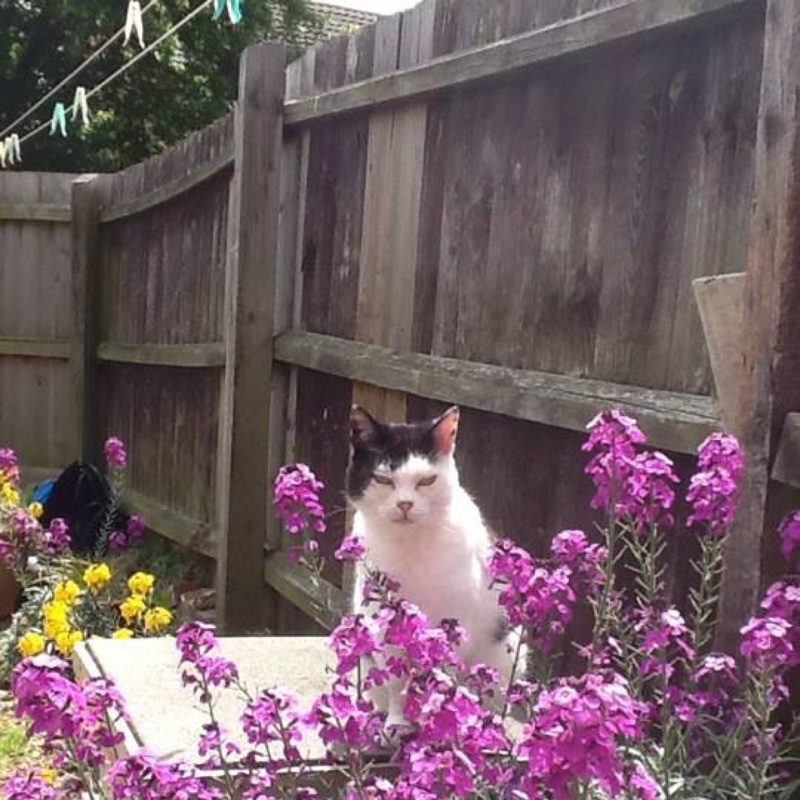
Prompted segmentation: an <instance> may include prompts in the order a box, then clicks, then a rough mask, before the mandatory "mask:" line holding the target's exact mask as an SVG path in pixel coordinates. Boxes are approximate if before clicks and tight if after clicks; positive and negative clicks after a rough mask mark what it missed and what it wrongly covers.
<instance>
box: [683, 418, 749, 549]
mask: <svg viewBox="0 0 800 800" xmlns="http://www.w3.org/2000/svg"><path fill="white" fill-rule="evenodd" d="M697 463H698V465H699V467H700V471H699V472H697V474H695V475H693V476H692V479H691V481H690V483H689V491H688V492H687V493H686V499H687V500H688V501H689V503H690V504H691V506H692V513H691V515H690V516H689V520H688V522H689V524H690V525H697V524H704V525H706V526H707V529H708V532H709V534H710V535H711V536H713V537H715V538H718V539H721V538H722V537H724V536H725V535H726V534H727V532H728V529H729V528H730V526H731V523H732V522H733V518H734V515H735V513H736V504H737V502H738V500H739V483H740V481H741V477H742V470H743V469H744V458H743V457H742V450H741V447H740V446H739V442H737V441H736V439H735V438H734V437H733V436H731V435H729V434H727V433H712V434H711V436H709V437H708V438H707V439H706V440H705V441H704V442H703V443H702V444H701V445H700V447H699V449H698V451H697Z"/></svg>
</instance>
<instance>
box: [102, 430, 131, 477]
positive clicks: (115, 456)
mask: <svg viewBox="0 0 800 800" xmlns="http://www.w3.org/2000/svg"><path fill="white" fill-rule="evenodd" d="M104 449H105V454H106V464H107V465H108V469H109V471H110V472H112V473H114V472H123V471H124V470H125V469H127V466H128V451H127V450H126V449H125V445H124V444H123V443H122V441H121V440H120V439H118V438H117V437H116V436H111V437H110V438H108V439H106V443H105V447H104Z"/></svg>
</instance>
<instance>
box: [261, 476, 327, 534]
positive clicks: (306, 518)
mask: <svg viewBox="0 0 800 800" xmlns="http://www.w3.org/2000/svg"><path fill="white" fill-rule="evenodd" d="M323 488H324V484H323V483H322V482H321V481H318V480H317V478H316V476H315V475H314V473H313V472H312V471H311V470H310V469H309V468H308V467H307V466H306V465H305V464H294V465H293V466H290V467H281V469H280V471H279V472H278V475H277V477H276V478H275V494H274V498H273V501H272V502H273V503H274V505H275V507H276V511H277V514H278V516H279V517H280V518H281V519H282V520H283V523H284V525H286V530H287V531H288V532H289V533H301V532H302V531H304V530H312V531H314V532H315V533H325V530H326V525H325V509H324V508H323V507H322V503H321V502H320V499H319V493H320V492H321V491H322V490H323Z"/></svg>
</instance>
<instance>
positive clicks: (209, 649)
mask: <svg viewBox="0 0 800 800" xmlns="http://www.w3.org/2000/svg"><path fill="white" fill-rule="evenodd" d="M176 644H177V647H178V650H179V652H180V654H181V658H180V665H181V681H182V682H183V685H184V686H190V687H192V691H194V693H195V694H196V695H197V696H198V698H199V700H200V702H203V703H207V702H209V701H210V699H211V698H210V695H209V693H208V689H209V687H211V686H222V687H228V686H231V685H232V684H234V683H235V682H236V681H237V680H238V678H239V671H238V669H237V667H236V664H234V663H233V662H232V661H230V660H229V659H227V658H223V657H222V656H219V655H217V649H218V644H217V640H216V638H215V636H214V626H213V625H207V624H206V623H203V622H189V623H187V624H186V625H184V626H183V627H182V628H181V629H180V630H179V631H178V635H177V637H176Z"/></svg>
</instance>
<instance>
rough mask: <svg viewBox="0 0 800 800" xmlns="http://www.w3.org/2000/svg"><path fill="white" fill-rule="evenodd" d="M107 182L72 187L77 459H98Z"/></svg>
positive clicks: (88, 180)
mask: <svg viewBox="0 0 800 800" xmlns="http://www.w3.org/2000/svg"><path fill="white" fill-rule="evenodd" d="M106 188H107V182H106V181H105V179H104V178H102V177H100V176H98V175H92V176H87V177H84V178H81V179H79V180H77V181H75V183H74V184H73V186H72V332H71V337H70V338H71V343H72V354H71V358H70V371H71V375H72V395H73V399H74V403H75V416H74V419H73V432H74V437H75V444H74V452H75V454H76V456H77V457H78V458H79V459H81V460H82V461H86V462H92V463H100V462H99V461H98V460H97V459H96V456H97V455H98V431H97V429H96V422H97V415H98V411H97V409H98V392H97V387H96V379H95V375H96V371H97V365H96V359H95V354H96V351H97V343H98V341H99V338H98V337H99V331H98V328H99V321H98V310H99V302H98V301H99V286H100V280H101V278H100V276H101V275H102V272H101V271H100V263H99V236H100V204H101V203H102V200H103V193H104V190H105V189H106Z"/></svg>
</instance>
